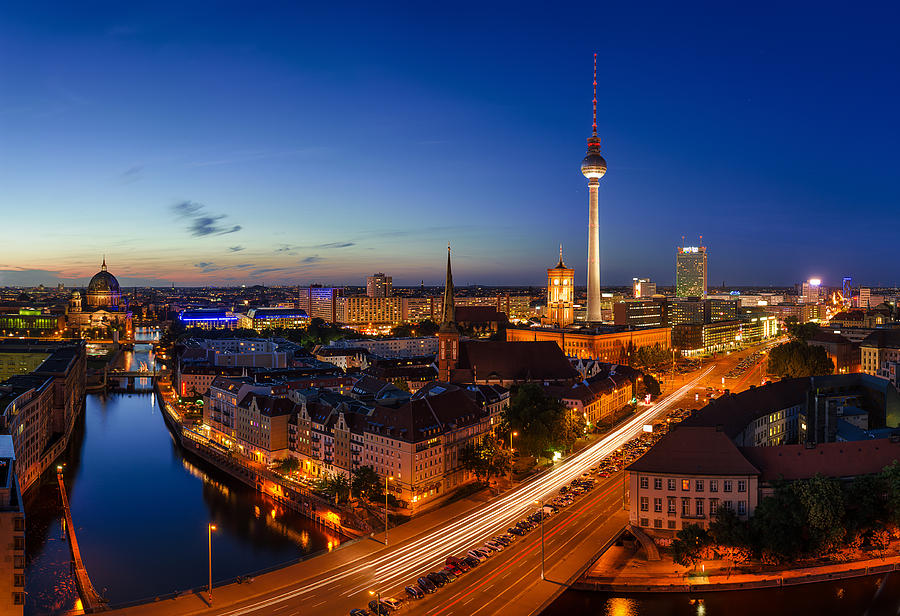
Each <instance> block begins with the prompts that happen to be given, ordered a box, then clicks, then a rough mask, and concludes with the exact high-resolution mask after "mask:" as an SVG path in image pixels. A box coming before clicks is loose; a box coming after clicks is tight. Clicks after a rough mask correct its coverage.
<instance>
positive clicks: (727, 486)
mask: <svg viewBox="0 0 900 616" xmlns="http://www.w3.org/2000/svg"><path fill="white" fill-rule="evenodd" d="M722 491H723V492H731V479H725V480H723V481H722Z"/></svg>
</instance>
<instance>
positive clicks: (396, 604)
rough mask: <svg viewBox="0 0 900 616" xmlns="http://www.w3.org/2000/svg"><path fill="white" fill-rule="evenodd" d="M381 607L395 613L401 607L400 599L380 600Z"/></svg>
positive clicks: (388, 598)
mask: <svg viewBox="0 0 900 616" xmlns="http://www.w3.org/2000/svg"><path fill="white" fill-rule="evenodd" d="M381 603H382V605H386V606H387V608H388V609H389V610H391V611H393V612H396V611H397V610H399V609H400V608H401V607H403V602H402V601H401V600H400V599H394V598H393V597H387V598H386V599H382V600H381Z"/></svg>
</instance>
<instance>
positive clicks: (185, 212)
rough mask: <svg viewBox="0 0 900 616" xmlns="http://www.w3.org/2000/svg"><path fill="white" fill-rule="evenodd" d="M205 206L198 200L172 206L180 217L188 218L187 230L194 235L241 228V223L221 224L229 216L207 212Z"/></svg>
mask: <svg viewBox="0 0 900 616" xmlns="http://www.w3.org/2000/svg"><path fill="white" fill-rule="evenodd" d="M205 209H206V208H205V206H204V205H203V204H202V203H197V202H196V201H182V202H181V203H176V204H175V205H173V206H172V210H173V211H174V212H175V215H176V216H178V218H182V219H185V218H186V219H188V220H189V221H190V222H189V223H188V226H187V230H188V231H189V232H190V234H191V235H192V236H194V237H206V236H208V235H227V234H229V233H236V232H238V231H240V230H241V225H231V226H227V225H221V224H220V221H222V220H224V219H225V218H227V216H226V215H225V214H218V215H216V214H207V213H206V211H205Z"/></svg>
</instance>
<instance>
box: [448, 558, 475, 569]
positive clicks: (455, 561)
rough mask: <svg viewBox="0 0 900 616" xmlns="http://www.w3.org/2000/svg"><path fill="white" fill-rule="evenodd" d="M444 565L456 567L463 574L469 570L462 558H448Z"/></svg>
mask: <svg viewBox="0 0 900 616" xmlns="http://www.w3.org/2000/svg"><path fill="white" fill-rule="evenodd" d="M446 564H447V565H450V566H453V567H456V568H457V569H459V570H460V571H462V572H463V573H465V572H466V571H468V570H469V569H470V567H469V564H468V563H467V562H466V561H465V560H463V559H462V558H457V557H456V556H448V557H447V562H446Z"/></svg>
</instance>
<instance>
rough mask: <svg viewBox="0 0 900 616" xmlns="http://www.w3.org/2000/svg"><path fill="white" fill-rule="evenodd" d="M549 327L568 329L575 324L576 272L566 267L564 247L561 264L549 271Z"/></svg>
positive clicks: (560, 256) (560, 250) (546, 321)
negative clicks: (568, 326) (567, 327)
mask: <svg viewBox="0 0 900 616" xmlns="http://www.w3.org/2000/svg"><path fill="white" fill-rule="evenodd" d="M544 322H545V323H546V324H547V325H554V326H556V327H566V326H567V325H570V324H572V323H574V322H575V270H574V269H572V268H570V267H566V264H565V262H564V261H563V255H562V246H560V247H559V263H557V264H556V265H555V266H553V267H551V268H550V269H548V270H547V316H546V319H545V320H544Z"/></svg>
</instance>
